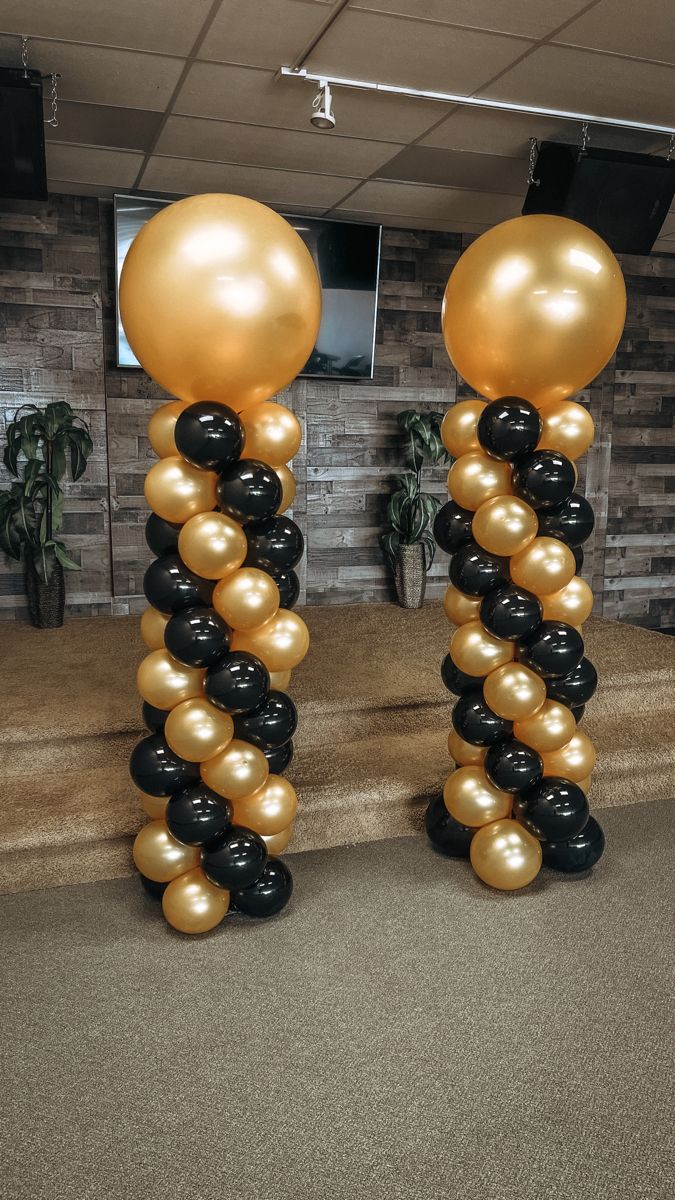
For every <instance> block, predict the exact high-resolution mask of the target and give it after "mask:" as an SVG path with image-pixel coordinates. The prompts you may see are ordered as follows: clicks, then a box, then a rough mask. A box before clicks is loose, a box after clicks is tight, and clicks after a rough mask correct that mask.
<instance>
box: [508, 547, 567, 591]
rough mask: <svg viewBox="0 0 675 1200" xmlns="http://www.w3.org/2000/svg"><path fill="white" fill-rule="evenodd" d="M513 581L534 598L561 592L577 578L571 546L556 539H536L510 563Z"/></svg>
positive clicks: (515, 555)
mask: <svg viewBox="0 0 675 1200" xmlns="http://www.w3.org/2000/svg"><path fill="white" fill-rule="evenodd" d="M510 571H511V579H512V580H513V582H514V583H516V584H518V586H519V587H523V588H525V589H526V591H528V592H534V594H535V596H548V595H550V593H551V592H559V591H560V589H561V588H564V587H566V586H567V584H568V583H569V582H570V580H571V579H573V578H574V572H575V571H576V563H575V561H574V555H573V554H572V551H571V550H570V548H569V546H566V545H565V543H564V542H559V541H557V540H556V538H551V537H536V538H535V539H534V541H532V542H530V544H529V546H526V547H525V549H524V550H521V551H520V553H519V554H514V556H513V558H512V559H511V562H510Z"/></svg>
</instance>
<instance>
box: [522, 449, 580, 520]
mask: <svg viewBox="0 0 675 1200" xmlns="http://www.w3.org/2000/svg"><path fill="white" fill-rule="evenodd" d="M576 481H577V475H576V471H575V469H574V463H573V462H570V460H569V458H566V457H565V455H564V454H560V453H559V451H558V450H535V451H534V453H533V454H528V456H527V458H524V459H522V460H521V462H519V463H518V465H517V466H516V468H515V470H514V472H513V490H514V492H515V494H516V496H520V499H521V500H525V501H527V503H528V504H529V505H531V507H532V508H553V507H554V506H555V505H556V504H562V502H563V500H566V499H567V497H568V496H569V495H570V493H571V491H572V489H573V488H574V485H575V483H576Z"/></svg>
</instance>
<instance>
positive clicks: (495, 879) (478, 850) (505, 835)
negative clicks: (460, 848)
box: [469, 820, 542, 892]
mask: <svg viewBox="0 0 675 1200" xmlns="http://www.w3.org/2000/svg"><path fill="white" fill-rule="evenodd" d="M469 858H470V859H471V866H472V867H473V869H474V871H475V872H476V875H477V876H478V878H479V879H482V880H483V883H487V884H489V886H490V887H493V888H498V889H499V890H500V891H503V892H513V891H515V890H516V888H522V887H527V885H528V883H532V880H533V879H535V878H536V876H537V875H538V874H539V871H540V870H541V862H542V853H541V845H540V843H539V842H538V841H537V839H536V837H533V836H532V834H531V833H528V831H527V829H524V828H523V826H522V825H520V824H519V823H518V821H511V820H504V821H493V822H492V823H491V824H490V825H484V826H483V828H482V829H479V830H478V832H477V833H475V834H474V835H473V837H472V839H471V846H470V847H469Z"/></svg>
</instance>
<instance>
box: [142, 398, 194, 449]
mask: <svg viewBox="0 0 675 1200" xmlns="http://www.w3.org/2000/svg"><path fill="white" fill-rule="evenodd" d="M184 408H185V405H184V404H183V401H182V400H170V401H169V403H168V404H162V406H161V408H157V409H155V411H154V413H153V414H152V416H151V418H150V420H149V421H148V441H149V442H150V445H151V446H152V448H153V450H154V452H155V454H156V455H157V457H158V458H169V457H170V455H172V454H173V455H176V454H178V449H177V447H176V439H175V436H174V431H175V428H176V421H177V420H178V418H179V416H180V414H181V413H182V412H183V410H184Z"/></svg>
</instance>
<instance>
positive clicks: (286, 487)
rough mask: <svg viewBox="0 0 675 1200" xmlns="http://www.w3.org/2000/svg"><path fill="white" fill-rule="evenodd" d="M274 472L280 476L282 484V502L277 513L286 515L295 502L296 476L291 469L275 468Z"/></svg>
mask: <svg viewBox="0 0 675 1200" xmlns="http://www.w3.org/2000/svg"><path fill="white" fill-rule="evenodd" d="M274 470H275V471H276V473H277V475H278V476H279V482H280V484H281V501H280V503H279V507H278V509H277V513H278V514H279V515H281V513H285V512H286V510H287V509H288V508H290V507H291V504H292V503H293V501H294V500H295V475H294V474H293V472H292V471H291V469H290V467H285V466H281V467H275V468H274Z"/></svg>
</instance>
